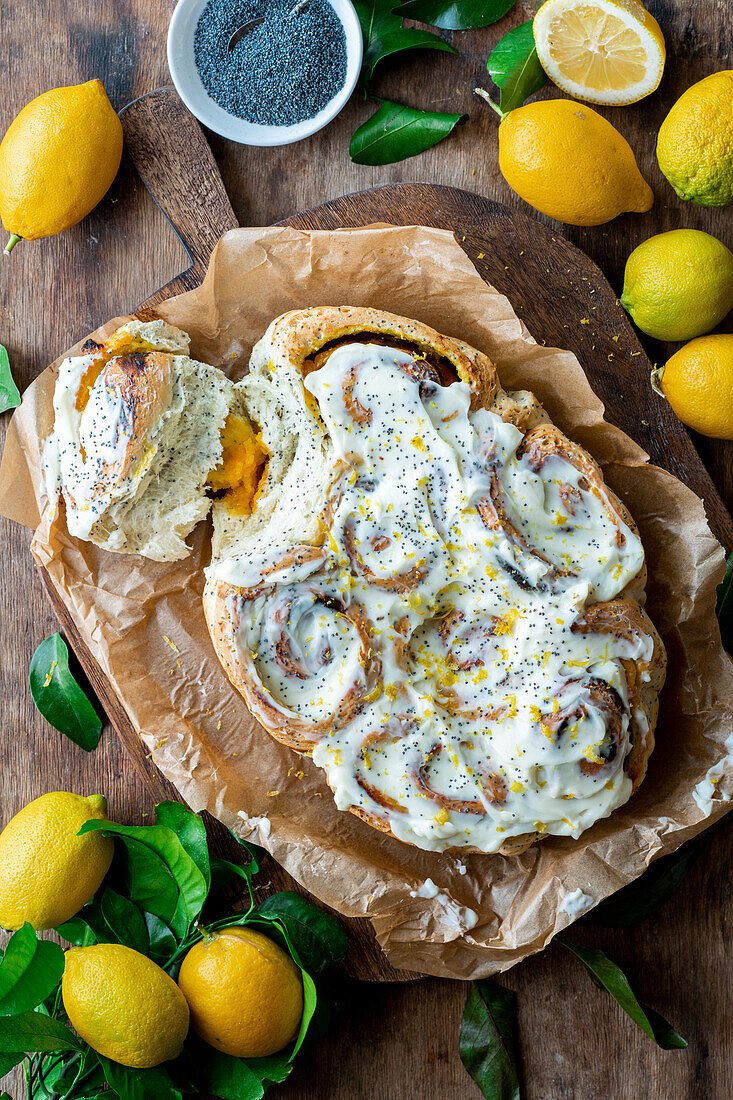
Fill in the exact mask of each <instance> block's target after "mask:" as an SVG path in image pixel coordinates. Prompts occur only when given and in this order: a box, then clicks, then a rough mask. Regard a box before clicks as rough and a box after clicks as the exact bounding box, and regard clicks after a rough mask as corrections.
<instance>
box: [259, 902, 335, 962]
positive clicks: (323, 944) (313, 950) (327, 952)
mask: <svg viewBox="0 0 733 1100" xmlns="http://www.w3.org/2000/svg"><path fill="white" fill-rule="evenodd" d="M254 915H255V916H258V917H268V918H269V917H271V916H274V917H279V919H280V920H281V921H282V922H283V924H284V925H285V927H286V929H287V932H288V936H289V938H290V943H291V944H292V946H293V947H294V948H295V951H296V952H297V955H298V958H299V960H300V964H301V966H303V967H304V969H305V970H307V971H308V972H309V973H311V974H320V973H322V972H323V971H324V970H328V968H329V967H331V966H338V964H339V963H341V962H343V961H344V959H345V958H346V952H347V950H348V946H349V944H348V940H347V938H346V933H345V932H344V930H343V928H342V927H341V925H340V924H339V922H338V921H337V920H336V919H335V918H334V917H332V916H331V915H330V914H329V913H324V912H323V910H322V909H319V908H318V906H317V905H314V904H313V902H312V901H308V899H307V898H304V897H301V895H300V894H296V893H294V892H293V891H292V890H283V891H281V892H280V893H278V894H271V895H270V897H267V898H265V900H264V901H263V902H262V904H261V905H259V906H258V907H257V911H256V913H255V914H254Z"/></svg>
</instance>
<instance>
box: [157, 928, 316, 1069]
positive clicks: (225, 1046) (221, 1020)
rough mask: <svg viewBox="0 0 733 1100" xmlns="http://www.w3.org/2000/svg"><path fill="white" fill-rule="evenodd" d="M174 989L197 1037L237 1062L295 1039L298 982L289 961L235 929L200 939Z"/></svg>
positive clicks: (269, 943)
mask: <svg viewBox="0 0 733 1100" xmlns="http://www.w3.org/2000/svg"><path fill="white" fill-rule="evenodd" d="M178 984H179V986H180V988H181V989H182V990H183V993H184V995H185V997H186V1000H187V1001H188V1005H189V1008H190V1009H191V1024H192V1026H193V1029H194V1031H196V1032H197V1033H198V1034H199V1035H200V1036H201V1038H202V1039H203V1040H204V1041H205V1042H207V1043H209V1044H210V1045H211V1046H213V1047H216V1049H217V1050H220V1051H223V1053H224V1054H232V1055H234V1056H235V1057H237V1058H263V1057H265V1056H267V1055H268V1054H275V1053H277V1051H278V1050H282V1048H283V1047H284V1046H286V1045H287V1044H288V1043H289V1042H291V1040H293V1039H295V1037H296V1035H297V1034H298V1028H299V1027H300V1020H301V1017H302V1015H303V983H302V980H301V976H300V971H299V970H298V967H297V966H296V965H295V963H294V962H293V960H292V959H291V958H290V956H289V955H288V954H287V953H286V952H285V951H283V949H282V947H280V946H279V945H278V944H276V943H275V942H274V941H273V940H271V939H269V938H268V937H267V936H263V935H262V933H261V932H257V931H255V930H254V929H252V928H247V927H241V926H238V925H235V926H230V927H229V928H223V929H222V930H221V931H219V932H215V933H214V934H213V935H208V936H205V937H204V939H203V940H202V941H201V942H200V943H197V944H195V945H194V946H193V947H192V948H191V950H190V951H189V952H188V954H187V955H186V957H185V959H184V960H183V963H182V965H181V971H180V973H179V975H178Z"/></svg>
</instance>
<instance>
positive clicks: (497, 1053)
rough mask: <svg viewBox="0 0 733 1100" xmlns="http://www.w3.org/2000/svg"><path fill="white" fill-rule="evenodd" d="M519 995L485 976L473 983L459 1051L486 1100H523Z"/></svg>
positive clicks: (465, 1009)
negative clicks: (518, 1026) (519, 1036)
mask: <svg viewBox="0 0 733 1100" xmlns="http://www.w3.org/2000/svg"><path fill="white" fill-rule="evenodd" d="M516 1029H517V998H516V994H514V993H512V991H511V990H509V989H504V988H502V986H500V985H497V984H496V982H492V981H489V980H488V978H482V979H481V980H479V981H475V982H471V984H470V986H469V988H468V996H467V997H466V1005H465V1008H464V1009H463V1019H462V1021H461V1034H460V1038H459V1042H458V1051H459V1054H460V1056H461V1061H462V1062H463V1065H464V1066H465V1067H466V1070H467V1071H468V1073H469V1074H470V1075H471V1077H472V1078H473V1079H474V1081H475V1082H476V1084H477V1085H478V1087H479V1088H480V1089H481V1094H482V1096H485V1097H486V1100H520V1089H519V1070H518V1066H519V1049H518V1046H517V1035H516Z"/></svg>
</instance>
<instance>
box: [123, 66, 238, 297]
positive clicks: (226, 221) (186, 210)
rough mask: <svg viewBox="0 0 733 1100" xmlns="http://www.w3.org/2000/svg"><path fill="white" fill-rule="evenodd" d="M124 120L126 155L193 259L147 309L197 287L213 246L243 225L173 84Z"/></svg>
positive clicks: (126, 111) (128, 110) (132, 106)
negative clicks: (230, 231) (228, 231)
mask: <svg viewBox="0 0 733 1100" xmlns="http://www.w3.org/2000/svg"><path fill="white" fill-rule="evenodd" d="M120 118H121V119H122V128H123V131H124V135H125V150H126V152H127V155H128V156H129V157H130V159H131V160H132V162H133V164H134V165H135V168H136V169H137V171H138V173H139V175H140V178H141V180H142V181H143V183H144V184H145V186H146V188H147V189H148V191H149V192H150V195H151V196H152V198H153V200H154V202H155V203H156V205H157V206H158V207H159V208H160V210H162V212H163V214H164V215H165V216H166V218H167V219H168V221H169V222H170V224H171V226H172V228H173V230H174V231H175V233H176V235H177V237H178V239H179V240H180V242H181V244H182V245H183V247H184V248H185V250H186V253H187V255H188V258H189V259H190V261H191V266H190V267H189V268H187V269H186V270H185V271H183V272H181V274H180V275H177V276H176V278H175V279H171V281H170V282H169V283H167V284H166V285H165V286H163V287H160V289H159V290H156V291H154V292H153V293H152V294H151V295H149V296H148V297H147V298H146V299H145V300H144V301H143V302H141V303H140V306H139V308H140V309H146V308H149V307H151V306H153V305H154V304H155V303H156V302H159V301H161V300H162V299H164V298H171V297H172V296H173V295H174V294H181V293H183V291H185V290H191V289H192V287H195V286H199V285H200V283H201V282H202V280H203V277H204V275H205V274H206V268H207V267H208V264H209V257H210V256H211V252H212V249H213V247H214V245H215V244H216V242H217V241H218V240H219V238H220V237H221V236H222V234H224V233H226V231H227V230H228V229H234V228H236V226H237V225H238V224H239V223H238V222H237V218H236V215H235V213H234V211H233V210H232V207H231V203H230V202H229V198H228V196H227V193H226V191H225V190H224V184H223V182H222V178H221V175H220V174H219V169H218V168H217V166H216V161H215V160H214V157H213V156H212V153H211V149H210V147H209V144H208V142H207V140H206V138H205V137H204V132H203V130H202V129H201V127H200V126H199V124H198V122H197V121H196V119H195V118H194V117H193V115H192V114H190V112H189V111H187V110H186V108H185V107H184V105H183V103H182V102H181V100H180V99H179V98H178V95H177V94H176V91H175V89H174V88H173V86H172V85H169V86H168V87H164V88H157V89H156V90H155V91H154V92H148V94H147V95H144V96H140V97H139V99H135V100H133V102H132V103H128V105H127V106H126V107H124V108H123V110H122V111H120Z"/></svg>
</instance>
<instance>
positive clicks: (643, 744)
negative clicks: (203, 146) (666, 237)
mask: <svg viewBox="0 0 733 1100" xmlns="http://www.w3.org/2000/svg"><path fill="white" fill-rule="evenodd" d="M243 386H244V389H245V398H244V400H245V404H246V400H247V399H246V389H247V386H251V387H252V392H253V393H254V394H255V395H257V394H259V395H261V394H262V393H263V391H264V389H265V388H266V387H267V386H270V387H271V389H272V393H273V395H276V394H277V395H279V396H273V398H272V403H273V407H277V408H280V407H283V408H284V407H290V408H294V407H295V406H296V405H297V406H298V408H299V419H298V418H296V419H298V427H297V430H296V431H295V434H296V435H297V434H299V433H303V434H305V433H309V435H310V438H311V448H312V449H311V452H310V454H311V455H312V456H314V462H315V465H314V468H313V472H312V473H311V471H309V470H308V469H302V470H300V471H299V476H300V480H301V483H306V482H307V484H308V486H309V490H310V502H311V508H310V514H309V515H303V514H302V511H303V510H302V506H301V505H300V503H299V500H298V495H297V482H295V483H292V482H291V483H290V484H288V482H287V479H283V480H282V482H281V484H280V492H279V496H278V491H277V490H278V486H277V484H276V483H275V479H274V476H273V466H272V462H271V467H270V472H269V474H268V476H269V478H270V484H269V487H268V486H265V489H264V492H263V500H264V501H265V502H266V503H265V506H264V509H263V513H262V514H261V515H260V516H259V517H257V515H256V513H255V515H253V517H252V519H251V521H249V522H248V524H247V525H245V526H246V531H245V534H244V537H243V538H242V541H241V543H240V546H239V548H238V552H237V553H235V554H233V555H232V554H228V555H227V556H226V557H223V558H222V559H221V560H220V561H217V562H215V563H214V564H213V565H212V566H211V567H210V569H209V571H208V580H207V586H206V592H205V596H204V603H205V611H206V616H207V621H208V623H209V629H210V631H211V635H212V639H213V641H214V645H215V648H216V650H217V652H218V653H219V656H220V658H221V659H222V662H223V663H224V667H225V669H226V671H227V674H228V675H229V677H230V679H231V681H232V683H233V684H234V685H235V687H237V688H238V690H239V691H240V692H241V693H242V695H243V697H244V699H245V701H246V702H247V704H248V706H249V707H250V709H251V710H252V713H253V714H254V715H255V717H257V718H258V720H259V721H260V722H261V723H262V724H263V725H264V727H265V729H266V730H267V731H268V732H269V733H270V734H271V735H272V736H273V737H275V738H277V739H278V740H280V741H282V742H283V743H284V744H286V745H288V746H289V747H291V748H293V749H295V750H296V751H298V752H302V753H308V754H310V755H312V757H313V760H314V762H315V763H316V764H317V765H318V766H319V767H321V768H323V770H324V772H325V774H326V778H327V780H328V783H329V785H330V786H331V787H332V789H333V791H334V796H335V800H336V804H337V805H338V806H339V808H341V809H344V810H350V811H351V812H352V813H354V814H356V815H357V816H359V817H361V818H362V819H363V820H365V821H367V822H368V823H369V824H370V825H372V826H374V827H375V828H378V829H380V830H381V831H383V832H386V833H390V834H391V835H393V836H395V837H397V838H398V839H400V840H402V841H404V842H406V843H411V844H415V845H418V846H420V847H423V848H428V849H433V850H446V849H452V848H461V849H463V850H478V851H484V852H493V851H503V852H509V851H518V850H521V849H522V848H523V847H526V846H527V845H528V844H530V843H532V842H533V841H534V840H536V839H539V838H540V837H542V836H545V835H569V836H576V837H577V836H579V835H580V833H581V832H582V831H583V830H584V829H586V828H588V827H590V825H592V824H593V823H594V822H595V821H597V820H598V819H599V818H602V817H605V816H607V815H608V814H609V813H611V812H612V811H613V810H614V809H615V808H616V807H617V806H619V805H621V804H623V802H625V801H626V800H627V799H628V798H629V796H630V795H631V793H632V791H633V790H635V789H636V787H637V786H638V784H639V783H640V782H641V780H642V778H643V775H644V772H645V769H646V764H647V761H648V758H649V754H650V753H651V751H652V747H653V730H654V725H655V722H656V715H657V705H658V694H659V690H660V689H661V685H662V683H663V679H664V669H665V653H664V648H663V646H662V643H661V640H660V639H659V636H658V634H657V632H656V630H655V629H654V626H653V625H652V623H651V622H650V620H649V618H648V616H646V614H645V613H644V611H643V610H642V608H641V607H640V605H639V603H638V602H636V598H637V597H638V596H639V595H640V594H641V593H643V586H644V579H645V567H644V555H643V548H642V546H641V542H640V539H639V536H638V532H637V530H636V528H635V525H634V523H633V520H632V518H631V516H630V515H629V514H628V512H627V511H626V509H625V508H624V507H623V506H622V505H621V503H620V502H619V501H618V500H617V498H616V497H615V496H614V495H613V493H612V492H611V491H610V490H609V489H608V487H607V486H606V485H605V484H604V482H603V478H602V475H601V471H600V469H599V468H598V466H597V465H596V464H595V463H594V462H593V460H592V459H591V458H590V456H588V455H587V454H586V452H585V451H583V450H582V448H580V447H578V446H577V445H576V444H573V443H571V442H570V441H569V440H567V439H566V438H565V437H564V436H563V435H562V433H561V432H559V431H558V429H557V428H555V427H554V426H553V425H552V424H550V423H549V422H548V420H547V417H546V416H545V414H544V413H543V411H542V410H541V408H540V407H539V406H538V404H537V402H536V401H535V400H534V398H532V396H531V395H528V394H517V395H513V394H506V393H504V391H503V390H502V389H501V387H500V384H499V381H498V377H497V374H496V371H495V368H494V366H493V364H492V363H491V362H490V360H489V359H488V358H487V357H486V356H484V355H482V354H481V353H480V352H477V351H475V350H474V349H471V348H469V347H468V346H467V345H465V344H462V343H460V342H459V341H452V340H450V339H449V338H447V337H443V336H440V335H439V334H438V333H435V332H432V330H429V329H427V328H426V326H423V325H419V324H418V323H417V322H412V321H409V320H406V319H403V318H397V317H394V316H392V315H390V314H382V313H379V312H378V311H374V310H366V309H357V308H352V307H348V308H342V309H337V308H326V307H323V308H320V309H314V310H306V311H302V312H300V313H294V314H287V315H285V317H283V318H280V319H279V320H278V321H276V322H274V323H273V325H272V326H271V327H270V330H269V331H268V334H267V335H266V337H265V338H264V339H263V341H262V342H261V343H260V345H258V347H257V348H256V349H255V351H254V353H253V357H252V369H251V374H250V376H248V379H245V380H244V382H243ZM283 395H286V396H283ZM257 400H259V398H257ZM288 403H289V405H288ZM255 404H256V401H255ZM262 407H264V402H262V401H260V404H259V408H260V409H261V408H262ZM258 422H259V423H262V427H263V435H264V438H265V442H266V443H267V446H268V448H269V449H270V451H271V453H273V452H274V450H275V449H274V447H273V440H272V439H270V438H269V437H268V435H267V432H268V427H267V424H266V423H265V422H264V418H263V417H262V415H261V413H260V415H259V419H258ZM290 430H291V431H293V428H292V426H291V428H290ZM293 449H294V448H293V447H292V446H291V447H290V450H291V451H293ZM301 453H302V452H301ZM268 493H269V495H268ZM314 516H315V520H316V522H313V518H314ZM304 530H310V531H311V536H310V538H307V539H305V540H303V538H302V535H301V538H297V537H296V536H297V534H298V533H299V532H301V533H302V532H303V531H304ZM271 536H272V540H273V543H272V545H271V544H270V543H271ZM303 554H306V555H307V559H308V560H307V563H306V564H303V562H302V561H301V560H300V556H302V555H303ZM288 555H289V557H288ZM276 561H279V562H280V565H278V566H277V568H274V569H273V563H274V562H276ZM283 563H284V564H283ZM273 624H276V628H275V626H274V625H273ZM263 662H264V664H263ZM263 670H264V671H263Z"/></svg>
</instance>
